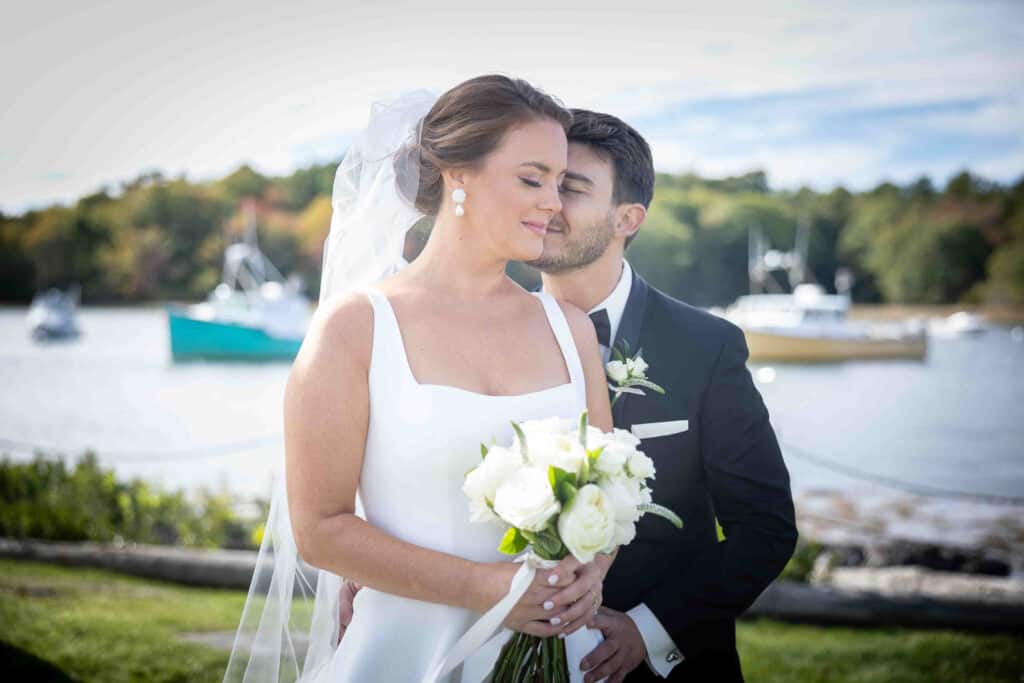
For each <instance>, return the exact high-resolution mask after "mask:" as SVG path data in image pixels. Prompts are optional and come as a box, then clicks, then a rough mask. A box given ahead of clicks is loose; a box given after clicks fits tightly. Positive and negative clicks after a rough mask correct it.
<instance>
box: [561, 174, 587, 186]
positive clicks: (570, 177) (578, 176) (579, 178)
mask: <svg viewBox="0 0 1024 683" xmlns="http://www.w3.org/2000/svg"><path fill="white" fill-rule="evenodd" d="M565 179H566V180H576V181H578V182H581V183H586V184H587V185H593V184H594V181H593V180H591V179H590V178H588V177H587V176H585V175H583V174H582V173H573V172H572V171H566V172H565Z"/></svg>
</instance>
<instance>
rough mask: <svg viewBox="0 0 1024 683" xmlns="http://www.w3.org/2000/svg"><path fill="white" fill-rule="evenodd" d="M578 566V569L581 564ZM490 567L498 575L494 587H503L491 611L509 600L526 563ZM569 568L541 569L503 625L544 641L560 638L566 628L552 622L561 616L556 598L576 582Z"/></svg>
mask: <svg viewBox="0 0 1024 683" xmlns="http://www.w3.org/2000/svg"><path fill="white" fill-rule="evenodd" d="M563 562H564V560H563ZM576 564H577V566H578V564H579V563H576ZM490 566H491V568H492V571H493V572H494V573H493V574H492V575H491V576H492V582H491V586H497V587H499V588H500V595H493V596H492V598H493V599H491V600H489V606H488V609H489V608H490V606H493V605H495V604H496V603H497V602H498V601H499V600H501V598H503V597H505V595H506V594H507V593H508V589H509V586H511V585H512V577H513V576H515V574H516V572H518V571H519V568H520V567H521V566H522V564H521V563H519V562H497V563H494V564H493V565H490ZM568 566H569V565H565V566H563V564H562V563H560V564H559V565H558V566H557V567H555V568H554V569H538V570H537V572H536V574H535V575H534V577H533V582H532V583H530V586H529V587H528V588H527V589H526V592H525V593H523V596H522V597H521V598H519V602H517V603H516V605H515V607H513V608H512V611H511V612H509V613H508V616H506V617H505V620H504V621H503V622H502V625H503V626H506V627H508V628H510V629H512V630H513V631H521V632H523V633H528V634H529V635H531V636H538V637H541V638H547V637H551V636H557V635H558V634H559V633H560V632H561V630H562V627H561V626H559V625H552V624H551V623H550V622H549V620H550V619H551V618H552V617H554V616H555V615H556V614H557V610H556V609H555V607H554V602H553V601H552V599H553V598H554V596H555V595H557V594H558V593H559V592H560V591H561V590H563V589H565V588H566V587H568V586H571V585H572V584H573V583H574V582H575V580H576V576H575V574H573V572H572V571H569V570H568V569H567V567H568ZM552 576H554V577H556V578H555V579H554V581H553V582H552V581H551V578H550V577H552ZM545 603H547V604H550V605H551V609H544V605H545Z"/></svg>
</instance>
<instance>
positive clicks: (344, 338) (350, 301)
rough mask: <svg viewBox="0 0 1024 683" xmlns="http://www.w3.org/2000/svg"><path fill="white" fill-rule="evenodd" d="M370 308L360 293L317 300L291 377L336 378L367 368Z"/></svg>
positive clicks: (370, 305)
mask: <svg viewBox="0 0 1024 683" xmlns="http://www.w3.org/2000/svg"><path fill="white" fill-rule="evenodd" d="M372 346H373V305H372V304H371V303H370V300H369V298H368V297H367V295H366V294H365V293H363V292H348V293H345V294H339V295H336V296H333V297H330V298H328V299H326V300H324V301H321V302H320V304H319V305H318V306H317V309H316V311H315V312H314V314H313V318H312V320H311V321H310V324H309V329H308V330H307V331H306V336H305V338H304V339H303V340H302V346H301V348H300V349H299V353H298V355H297V356H296V357H295V362H294V363H293V365H292V374H293V375H297V376H299V377H301V376H304V375H320V376H324V375H327V376H331V377H338V376H339V375H345V376H348V375H351V374H353V373H354V372H358V371H359V370H362V371H363V372H364V373H365V370H366V368H368V367H369V362H370V351H371V348H372Z"/></svg>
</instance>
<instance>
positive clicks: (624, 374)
mask: <svg viewBox="0 0 1024 683" xmlns="http://www.w3.org/2000/svg"><path fill="white" fill-rule="evenodd" d="M604 367H605V370H606V371H607V372H608V377H610V378H611V380H612V381H613V382H625V381H626V380H627V379H628V378H629V369H628V368H627V367H626V364H625V363H623V362H622V361H620V360H613V361H609V362H608V364H607V365H605V366H604Z"/></svg>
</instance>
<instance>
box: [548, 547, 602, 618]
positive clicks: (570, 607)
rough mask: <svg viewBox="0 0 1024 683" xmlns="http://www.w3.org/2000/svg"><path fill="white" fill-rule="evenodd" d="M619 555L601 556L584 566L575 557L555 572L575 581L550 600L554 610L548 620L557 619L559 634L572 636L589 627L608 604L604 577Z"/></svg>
mask: <svg viewBox="0 0 1024 683" xmlns="http://www.w3.org/2000/svg"><path fill="white" fill-rule="evenodd" d="M614 557H615V555H614V554H612V555H604V554H598V556H597V557H595V558H594V560H593V561H592V562H588V563H587V564H580V561H579V560H577V559H576V558H575V557H573V556H572V555H569V556H568V557H566V558H564V559H563V560H562V561H561V562H559V563H558V567H557V569H555V571H558V572H560V573H561V572H565V573H569V572H572V574H573V575H574V576H575V577H576V578H575V580H574V581H573V582H572V583H570V584H569V585H568V586H566V587H565V588H563V589H562V590H560V591H558V592H556V593H555V595H554V597H552V598H550V600H551V602H552V603H554V607H553V608H552V609H551V610H550V612H548V617H547V618H550V617H557V618H558V619H559V621H560V624H559V625H557V626H555V627H554V628H556V629H557V631H556V632H557V633H561V634H564V635H569V634H570V633H574V632H575V631H578V630H579V629H580V628H582V627H583V626H585V625H586V624H587V622H588V621H590V619H591V618H593V616H594V614H595V613H596V612H597V608H598V607H599V606H600V605H601V602H602V601H603V600H604V594H603V592H602V591H603V589H604V577H605V575H606V574H607V573H608V568H609V566H611V562H612V560H613V559H614Z"/></svg>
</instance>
